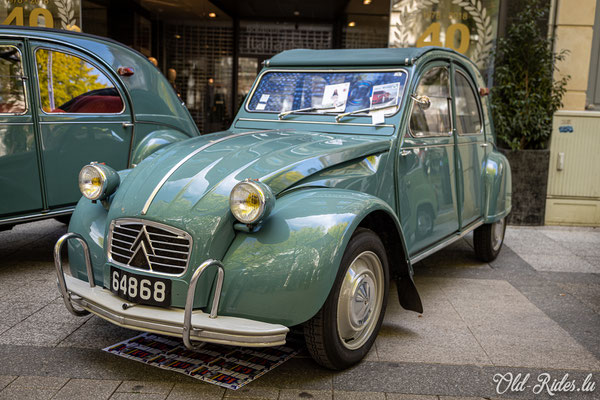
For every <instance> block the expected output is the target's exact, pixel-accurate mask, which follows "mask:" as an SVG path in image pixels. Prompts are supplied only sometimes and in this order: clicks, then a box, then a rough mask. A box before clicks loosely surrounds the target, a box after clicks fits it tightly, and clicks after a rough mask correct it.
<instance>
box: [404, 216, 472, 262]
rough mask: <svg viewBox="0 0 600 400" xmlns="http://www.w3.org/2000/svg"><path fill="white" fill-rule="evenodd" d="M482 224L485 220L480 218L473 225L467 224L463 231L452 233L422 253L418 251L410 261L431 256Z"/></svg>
mask: <svg viewBox="0 0 600 400" xmlns="http://www.w3.org/2000/svg"><path fill="white" fill-rule="evenodd" d="M481 225H483V220H479V221H477V222H473V223H472V224H471V225H469V226H467V227H466V228H465V229H464V230H463V231H462V232H456V233H455V234H452V235H451V236H449V237H448V238H447V239H445V240H444V241H442V242H440V243H438V244H436V245H434V246H433V247H430V248H428V249H425V250H423V251H422V252H420V253H417V255H415V256H414V257H411V258H410V263H411V264H414V263H416V262H419V261H421V260H422V259H424V258H426V257H429V256H430V255H432V254H433V253H435V252H437V251H438V250H441V249H443V248H444V247H446V246H448V245H449V244H452V243H454V242H456V241H457V240H459V239H462V238H463V237H464V236H466V235H467V234H468V233H470V232H472V231H474V230H475V229H477V228H479V227H480V226H481Z"/></svg>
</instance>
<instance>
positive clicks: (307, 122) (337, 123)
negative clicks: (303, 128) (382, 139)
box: [236, 118, 396, 128]
mask: <svg viewBox="0 0 600 400" xmlns="http://www.w3.org/2000/svg"><path fill="white" fill-rule="evenodd" d="M236 121H255V122H282V123H288V124H289V123H293V124H319V125H336V126H376V127H385V128H395V127H396V126H395V125H390V124H361V123H359V122H327V121H323V122H320V121H300V120H287V119H283V120H276V119H266V118H265V119H262V118H238V119H237V120H236Z"/></svg>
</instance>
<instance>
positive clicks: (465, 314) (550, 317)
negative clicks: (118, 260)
mask: <svg viewBox="0 0 600 400" xmlns="http://www.w3.org/2000/svg"><path fill="white" fill-rule="evenodd" d="M64 232H66V227H65V226H64V225H62V224H60V223H58V222H55V221H53V220H49V221H42V222H37V223H30V224H25V225H21V226H17V227H15V228H14V229H13V230H11V231H7V232H0V399H30V398H31V399H50V398H52V399H66V398H69V399H79V398H81V399H204V398H206V399H212V398H255V399H297V398H299V399H361V400H364V399H389V400H400V399H402V400H404V399H417V400H419V399H422V400H428V399H448V400H449V399H481V398H516V399H537V398H555V399H556V398H558V399H561V398H569V399H593V398H600V388H596V391H595V392H593V393H588V392H582V391H580V392H577V391H575V392H572V393H567V394H564V393H562V392H558V393H557V394H556V396H553V397H552V396H550V395H548V394H547V392H546V391H542V393H540V394H539V395H537V394H534V393H533V392H532V390H533V387H534V385H535V384H537V383H538V382H537V379H538V377H539V376H540V375H541V374H544V373H547V374H549V376H550V377H551V379H556V380H561V379H562V378H563V377H564V376H565V374H568V380H569V381H571V380H575V381H576V384H577V387H580V386H581V383H582V382H583V381H584V380H585V379H586V377H587V376H588V375H589V374H592V378H591V380H592V381H594V382H596V386H599V385H600V361H599V360H600V335H599V332H600V229H591V228H558V227H539V228H527V227H513V226H509V227H508V228H507V232H506V241H505V246H504V248H503V250H502V252H501V253H500V255H499V257H498V259H497V260H496V261H494V262H492V263H490V264H486V263H481V262H479V261H477V259H476V258H475V257H474V254H473V250H472V243H471V238H470V237H467V238H465V239H464V240H461V241H459V242H457V243H455V244H454V245H452V246H451V247H449V248H447V249H445V250H443V251H442V252H440V253H438V254H435V255H433V256H431V257H429V258H427V259H425V260H423V261H421V262H420V263H418V264H417V265H415V281H416V284H417V287H418V289H419V291H420V293H421V297H422V300H423V305H424V309H425V312H424V314H423V315H418V314H416V313H413V312H408V311H405V310H403V309H402V308H401V307H400V306H399V304H398V300H397V294H396V290H395V288H391V289H390V299H389V301H388V309H387V312H386V316H385V320H384V324H383V327H382V330H381V332H380V334H379V336H378V338H377V340H376V342H375V346H374V347H373V349H372V351H371V352H370V353H369V355H368V356H367V357H366V359H365V360H364V361H363V362H362V363H360V364H359V365H358V366H356V367H354V368H352V369H349V370H347V371H343V372H332V371H329V370H326V369H324V368H321V367H319V366H318V365H317V364H315V363H314V362H313V361H312V360H311V359H310V358H309V357H308V355H307V354H306V352H303V353H301V354H300V355H299V356H297V357H295V358H294V359H292V360H290V361H288V362H286V363H285V364H283V365H282V366H280V367H278V368H277V369H275V370H273V371H271V372H269V373H268V374H266V375H265V376H263V377H261V378H258V379H257V380H256V381H254V382H252V383H250V384H249V385H248V386H246V387H244V388H242V389H241V390H238V391H230V390H225V389H222V388H219V387H217V386H213V385H210V384H207V383H203V382H200V381H196V380H194V379H192V378H189V377H186V376H183V375H181V374H177V373H174V372H171V371H166V370H161V369H158V368H153V367H149V366H147V365H143V364H141V363H137V362H134V361H131V360H127V359H123V358H120V357H116V356H114V355H111V354H107V353H105V352H102V351H101V349H102V348H103V347H105V346H108V345H110V344H114V343H116V342H118V341H121V340H124V339H127V338H129V337H132V336H135V335H136V334H137V332H135V331H131V330H127V329H123V328H119V327H116V326H113V325H111V324H109V323H107V322H105V321H103V320H102V319H100V318H98V317H95V316H88V317H84V318H77V317H74V316H71V315H70V314H69V313H68V312H67V310H66V309H65V307H64V305H63V303H62V299H61V298H60V296H59V294H58V290H57V288H56V283H55V275H54V267H53V263H52V247H53V245H54V243H55V241H56V240H57V239H58V237H60V236H61V235H62V234H63V233H64ZM507 373H512V374H513V376H516V375H517V374H519V373H521V374H522V376H523V377H524V376H526V374H530V378H529V381H528V383H527V385H529V387H525V388H524V390H523V391H515V390H513V391H511V390H508V391H506V393H504V394H498V393H497V391H496V386H497V383H495V382H494V376H497V377H498V376H499V375H497V374H502V375H503V376H504V375H505V374H507ZM541 376H542V377H543V376H545V375H541ZM453 396H454V397H453ZM461 396H462V397H461Z"/></svg>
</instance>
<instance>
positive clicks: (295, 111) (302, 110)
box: [277, 103, 343, 119]
mask: <svg viewBox="0 0 600 400" xmlns="http://www.w3.org/2000/svg"><path fill="white" fill-rule="evenodd" d="M342 104H343V103H340V104H330V105H327V106H322V107H306V108H299V109H297V110H290V111H283V112H280V113H279V115H277V117H278V118H279V119H284V118H285V117H287V116H288V115H290V114H294V113H298V112H310V111H320V110H331V109H332V108H337V107H339V106H341V105H342Z"/></svg>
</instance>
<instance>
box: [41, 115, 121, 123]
mask: <svg viewBox="0 0 600 400" xmlns="http://www.w3.org/2000/svg"><path fill="white" fill-rule="evenodd" d="M54 115H68V116H69V117H73V116H84V117H90V116H94V117H97V116H98V115H112V114H66V113H56V114H48V116H49V117H52V116H54ZM122 122H123V121H93V120H87V121H40V122H39V124H40V125H56V124H88V125H89V124H94V125H96V124H119V125H120V124H121V123H122Z"/></svg>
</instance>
